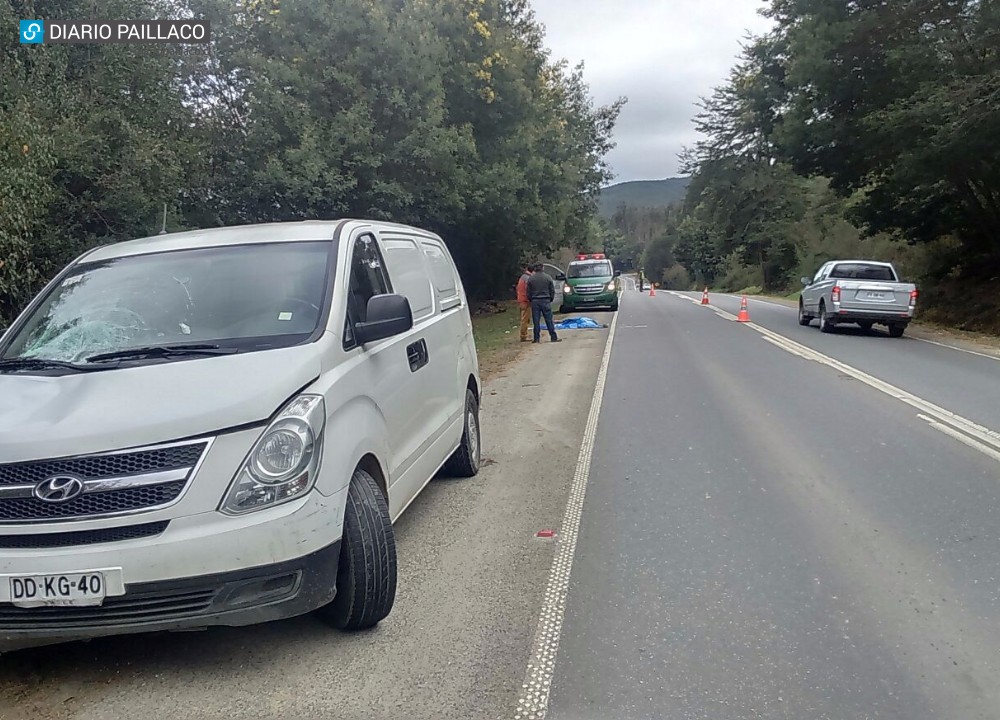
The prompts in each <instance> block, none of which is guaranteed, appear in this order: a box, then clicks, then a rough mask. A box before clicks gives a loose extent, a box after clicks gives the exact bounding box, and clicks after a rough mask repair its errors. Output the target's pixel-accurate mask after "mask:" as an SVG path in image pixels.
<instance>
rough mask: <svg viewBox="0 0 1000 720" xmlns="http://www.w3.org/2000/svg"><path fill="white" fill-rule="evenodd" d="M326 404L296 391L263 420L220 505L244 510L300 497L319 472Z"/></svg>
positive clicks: (234, 511)
mask: <svg viewBox="0 0 1000 720" xmlns="http://www.w3.org/2000/svg"><path fill="white" fill-rule="evenodd" d="M325 424H326V404H325V403H324V402H323V398H322V397H321V396H319V395H299V396H298V397H297V398H295V399H294V400H292V402H290V403H289V404H288V405H287V406H286V407H285V409H284V410H282V411H281V412H280V413H279V414H278V416H277V417H276V418H275V419H274V421H273V422H271V424H270V425H268V427H267V429H266V430H265V431H264V434H263V435H261V436H260V438H259V439H258V440H257V442H256V443H254V446H253V449H251V450H250V454H249V455H247V458H246V460H244V461H243V465H242V466H241V467H240V470H239V472H238V473H237V474H236V478H235V479H234V480H233V483H232V485H231V486H230V487H229V490H228V491H227V492H226V496H225V498H223V500H222V504H221V505H220V506H219V510H220V511H221V512H223V513H225V514H227V515H243V514H245V513H248V512H253V511H254V510H263V509H264V508H269V507H274V506H275V505H280V504H281V503H285V502H288V501H289V500H294V499H295V498H298V497H302V496H303V495H305V494H306V493H307V492H309V491H310V490H312V487H313V485H314V484H315V483H316V476H317V475H318V474H319V460H320V456H321V455H322V445H323V427H324V425H325Z"/></svg>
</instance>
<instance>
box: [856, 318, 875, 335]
mask: <svg viewBox="0 0 1000 720" xmlns="http://www.w3.org/2000/svg"><path fill="white" fill-rule="evenodd" d="M874 326H875V323H872V322H868V321H867V320H866V321H865V322H859V323H858V327H860V328H861V329H862V330H864V331H865V332H871V331H872V328H873V327H874Z"/></svg>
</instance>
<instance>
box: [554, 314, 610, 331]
mask: <svg viewBox="0 0 1000 720" xmlns="http://www.w3.org/2000/svg"><path fill="white" fill-rule="evenodd" d="M602 327H605V326H604V325H601V324H600V323H599V322H597V321H595V320H591V319H590V318H588V317H579V318H566V319H565V320H560V321H559V322H557V323H556V330H595V329H599V328H602Z"/></svg>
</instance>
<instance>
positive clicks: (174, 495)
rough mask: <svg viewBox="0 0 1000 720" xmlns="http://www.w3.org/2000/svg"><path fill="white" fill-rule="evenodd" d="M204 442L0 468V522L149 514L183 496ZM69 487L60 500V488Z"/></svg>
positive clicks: (30, 521)
mask: <svg viewBox="0 0 1000 720" xmlns="http://www.w3.org/2000/svg"><path fill="white" fill-rule="evenodd" d="M210 442H211V441H210V440H199V441H194V442H186V443H172V444H169V445H166V444H165V445H160V446H156V447H148V448H142V449H138V450H125V451H120V452H110V453H102V454H100V455H85V456H78V457H70V458H56V459H51V460H48V459H46V460H38V461H34V462H22V463H9V464H6V465H0V524H3V523H36V522H51V521H60V520H82V519H91V518H95V517H104V516H109V515H117V514H122V513H133V512H141V511H145V510H155V509H159V508H162V507H165V506H167V505H169V504H171V503H173V502H175V501H176V500H177V499H178V498H180V496H181V495H182V494H183V493H184V488H185V487H187V484H188V482H190V480H191V477H192V476H193V475H194V472H195V469H196V468H197V466H198V463H199V462H200V461H201V459H202V457H204V455H205V453H206V451H207V449H208V447H209V445H210ZM66 487H69V488H70V492H72V493H73V494H68V496H66V497H61V496H60V491H61V489H65V488H66Z"/></svg>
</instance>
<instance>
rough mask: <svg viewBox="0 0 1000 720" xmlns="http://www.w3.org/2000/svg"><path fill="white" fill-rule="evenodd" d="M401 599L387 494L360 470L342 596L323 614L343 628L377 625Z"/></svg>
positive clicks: (340, 576)
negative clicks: (397, 598) (398, 599)
mask: <svg viewBox="0 0 1000 720" xmlns="http://www.w3.org/2000/svg"><path fill="white" fill-rule="evenodd" d="M395 601H396V538H395V535H394V533H393V530H392V520H391V519H390V517H389V506H388V505H387V504H386V501H385V497H384V496H383V495H382V490H381V488H379V486H378V483H377V482H375V478H373V477H372V476H371V475H369V474H368V473H367V472H365V471H364V470H362V469H360V468H358V469H357V470H355V471H354V477H352V478H351V485H350V488H349V489H348V491H347V508H346V509H345V511H344V532H343V538H342V541H341V548H340V566H339V567H338V568H337V596H336V597H335V598H334V599H333V601H332V602H331V603H330V604H329V605H326V606H324V607H322V608H320V609H319V611H318V612H319V614H320V615H321V616H322V617H323V618H324V619H325V620H326V621H327V622H329V623H330V624H331V625H333V626H334V627H336V628H339V629H341V630H348V631H356V630H367V629H368V628H372V627H375V626H376V625H377V624H378V623H379V622H381V621H382V620H384V619H385V618H386V616H388V615H389V613H390V612H391V611H392V606H393V603H394V602H395Z"/></svg>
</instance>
